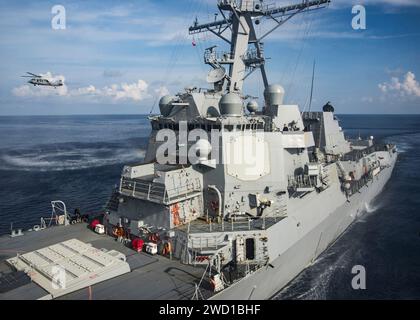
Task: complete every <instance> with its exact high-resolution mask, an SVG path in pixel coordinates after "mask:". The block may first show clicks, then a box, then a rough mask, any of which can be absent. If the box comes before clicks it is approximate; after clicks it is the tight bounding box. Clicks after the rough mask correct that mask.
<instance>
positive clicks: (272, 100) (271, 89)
mask: <svg viewBox="0 0 420 320" xmlns="http://www.w3.org/2000/svg"><path fill="white" fill-rule="evenodd" d="M264 98H265V101H266V103H267V104H268V105H270V106H280V105H282V104H283V98H284V89H283V87H282V86H281V85H278V84H270V85H269V86H268V87H267V88H266V89H265V90H264Z"/></svg>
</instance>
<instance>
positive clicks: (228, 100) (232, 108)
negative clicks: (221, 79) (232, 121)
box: [219, 92, 242, 117]
mask: <svg viewBox="0 0 420 320" xmlns="http://www.w3.org/2000/svg"><path fill="white" fill-rule="evenodd" d="M219 109H220V113H221V114H222V115H226V116H234V117H235V116H236V117H239V116H241V115H242V99H241V97H240V96H239V95H237V94H236V93H232V92H231V93H228V94H225V95H224V96H222V98H221V99H220V102H219Z"/></svg>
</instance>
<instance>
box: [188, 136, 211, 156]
mask: <svg viewBox="0 0 420 320" xmlns="http://www.w3.org/2000/svg"><path fill="white" fill-rule="evenodd" d="M193 148H194V149H193V150H194V151H195V154H196V155H197V156H198V159H199V160H202V161H203V160H207V159H208V157H209V155H210V153H211V150H212V147H211V144H210V142H209V141H208V140H206V139H200V140H198V141H197V142H196V143H195V144H194V146H193Z"/></svg>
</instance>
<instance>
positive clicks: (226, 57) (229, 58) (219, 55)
mask: <svg viewBox="0 0 420 320" xmlns="http://www.w3.org/2000/svg"><path fill="white" fill-rule="evenodd" d="M231 62H233V55H232V53H231V52H227V51H222V52H221V51H215V50H214V49H206V50H205V52H204V63H206V64H214V63H222V64H223V63H231Z"/></svg>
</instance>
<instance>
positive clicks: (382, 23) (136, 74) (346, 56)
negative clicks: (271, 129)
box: [0, 0, 420, 115]
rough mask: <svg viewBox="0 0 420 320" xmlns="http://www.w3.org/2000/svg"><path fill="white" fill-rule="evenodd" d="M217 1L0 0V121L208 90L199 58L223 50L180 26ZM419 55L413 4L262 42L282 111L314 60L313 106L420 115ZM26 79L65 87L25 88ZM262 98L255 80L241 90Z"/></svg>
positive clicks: (295, 26) (143, 105) (332, 14)
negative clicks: (62, 21)
mask: <svg viewBox="0 0 420 320" xmlns="http://www.w3.org/2000/svg"><path fill="white" fill-rule="evenodd" d="M269 2H270V3H271V2H276V3H277V4H278V5H283V4H288V3H290V2H300V0H295V1H280V0H277V1H274V0H273V1H269ZM215 3H216V1H215V0H177V1H169V0H159V1H158V0H155V1H151V0H136V1H111V0H108V1H107V0H101V1H93V0H90V1H60V2H57V1H3V0H0V48H1V50H0V61H1V62H0V74H1V77H0V115H36V114H43V115H45V114H51V115H53V114H134V113H149V112H150V109H151V107H152V106H153V104H154V102H155V100H156V98H157V97H158V96H159V95H162V94H164V93H168V92H169V93H171V94H175V93H176V92H177V91H179V90H183V88H184V87H187V86H192V85H195V86H202V87H205V86H206V83H205V81H204V80H205V76H206V74H207V71H208V70H209V68H208V67H207V66H205V65H203V63H202V54H203V50H204V48H206V47H209V46H211V45H212V44H213V43H216V44H219V45H220V46H222V45H223V43H220V42H219V41H218V40H217V39H216V38H215V37H214V36H212V35H209V34H203V35H200V36H196V37H195V38H194V41H195V42H196V43H197V46H195V47H193V46H192V45H191V42H192V37H191V36H189V35H188V31H187V30H188V26H189V25H190V24H191V23H192V22H193V21H194V19H195V17H198V19H199V21H200V22H205V21H207V20H213V19H214V16H213V13H214V12H216V6H215ZM56 4H60V5H63V6H64V7H65V9H66V29H65V30H53V29H52V28H51V19H52V17H53V14H52V13H51V8H52V7H53V6H54V5H56ZM354 4H363V5H364V6H365V7H366V10H367V29H366V30H353V29H352V28H351V20H352V18H353V15H352V13H351V8H352V6H353V5H354ZM270 26H271V25H270V22H269V21H265V22H263V23H262V24H261V25H260V26H259V27H258V28H259V29H260V31H261V32H263V31H264V30H267V29H268V28H269V27H270ZM419 49H420V1H419V0H365V1H361V0H360V1H351V0H335V1H334V0H333V3H332V4H331V5H330V6H329V8H327V9H323V10H318V11H315V12H313V13H303V14H301V15H299V16H297V17H295V18H294V19H292V20H291V21H290V22H288V24H287V25H285V26H284V27H282V28H280V29H278V30H277V31H276V32H275V33H273V34H272V35H271V36H269V37H268V38H267V39H266V41H265V53H266V57H270V58H271V59H269V60H268V61H267V70H268V76H269V81H270V82H271V83H279V84H281V85H283V87H284V88H285V90H286V103H289V104H295V103H296V104H299V105H300V106H301V108H302V109H303V108H304V107H305V106H306V105H307V104H308V96H309V91H310V81H311V73H312V63H313V60H314V59H316V63H317V70H316V78H315V88H314V100H313V108H314V109H319V108H320V107H321V106H322V104H324V103H325V102H326V101H328V100H329V101H331V102H332V103H333V105H334V106H335V108H336V110H337V112H338V113H386V114H388V113H420V85H419V80H418V79H420V64H419V61H420V50H419ZM26 71H30V72H35V73H40V74H46V75H47V76H51V77H53V78H62V79H64V80H65V84H66V85H65V87H63V88H59V89H52V88H40V87H35V88H34V87H31V86H29V85H27V84H26V83H25V78H21V77H20V76H21V75H23V74H24V73H25V72H26ZM262 90H263V89H262V81H261V80H260V77H259V73H258V72H256V73H255V74H254V75H253V76H252V77H250V78H249V79H248V81H247V83H246V85H245V91H246V92H245V93H249V94H251V95H255V96H258V97H262ZM157 109H158V108H157V106H155V111H156V110H157Z"/></svg>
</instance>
